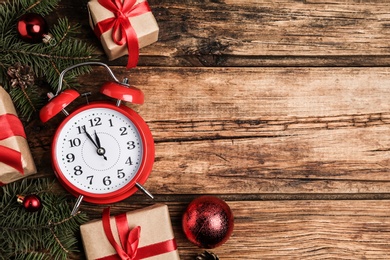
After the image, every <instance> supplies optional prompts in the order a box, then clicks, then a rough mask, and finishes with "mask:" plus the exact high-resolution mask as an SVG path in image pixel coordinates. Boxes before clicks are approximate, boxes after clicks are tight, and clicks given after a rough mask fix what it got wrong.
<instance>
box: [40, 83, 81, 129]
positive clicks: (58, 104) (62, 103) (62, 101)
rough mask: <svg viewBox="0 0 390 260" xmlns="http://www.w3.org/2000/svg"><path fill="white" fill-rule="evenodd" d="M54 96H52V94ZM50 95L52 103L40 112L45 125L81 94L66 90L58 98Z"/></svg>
mask: <svg viewBox="0 0 390 260" xmlns="http://www.w3.org/2000/svg"><path fill="white" fill-rule="evenodd" d="M51 95H52V94H51ZM51 95H50V94H48V96H49V98H50V101H49V103H47V104H46V105H45V106H44V107H43V108H42V109H41V111H39V118H40V119H41V121H42V122H43V123H45V122H47V121H49V120H50V119H51V118H53V117H54V116H55V115H57V114H58V113H59V112H61V111H62V110H63V109H64V108H65V107H67V106H68V105H69V104H70V103H72V102H73V101H74V100H75V99H76V98H77V97H78V96H80V94H79V93H78V92H77V91H76V90H73V89H66V90H64V91H63V92H61V93H60V94H59V95H58V96H55V97H52V98H51Z"/></svg>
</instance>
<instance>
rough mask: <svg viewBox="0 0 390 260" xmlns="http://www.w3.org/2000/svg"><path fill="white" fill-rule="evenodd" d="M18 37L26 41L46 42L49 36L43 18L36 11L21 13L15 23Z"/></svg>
mask: <svg viewBox="0 0 390 260" xmlns="http://www.w3.org/2000/svg"><path fill="white" fill-rule="evenodd" d="M16 28H17V32H18V34H19V37H20V38H21V39H22V40H23V41H25V42H28V43H40V42H42V41H43V42H46V41H48V40H49V39H50V38H51V37H50V35H49V33H48V31H49V29H48V26H47V23H46V21H45V19H44V18H43V17H42V16H41V15H39V14H36V13H26V14H24V15H22V16H21V17H20V18H19V19H18V22H17V25H16Z"/></svg>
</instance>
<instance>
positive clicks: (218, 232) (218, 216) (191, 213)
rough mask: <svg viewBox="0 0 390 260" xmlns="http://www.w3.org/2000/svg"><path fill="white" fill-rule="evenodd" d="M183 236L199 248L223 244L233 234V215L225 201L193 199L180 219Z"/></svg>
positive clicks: (208, 197) (202, 198)
mask: <svg viewBox="0 0 390 260" xmlns="http://www.w3.org/2000/svg"><path fill="white" fill-rule="evenodd" d="M182 226H183V230H184V234H185V235H186V236H187V238H188V240H190V241H191V242H192V243H194V244H195V245H197V246H199V247H201V248H215V247H217V246H220V245H222V244H223V243H225V242H226V241H227V240H228V239H229V237H230V235H231V234H232V232H233V227H234V218H233V213H232V211H231V209H230V207H229V205H227V204H226V202H225V201H223V200H221V199H219V198H217V197H214V196H201V197H199V198H196V199H194V200H193V201H192V202H191V203H190V204H189V205H188V207H187V209H186V211H185V212H184V215H183V219H182Z"/></svg>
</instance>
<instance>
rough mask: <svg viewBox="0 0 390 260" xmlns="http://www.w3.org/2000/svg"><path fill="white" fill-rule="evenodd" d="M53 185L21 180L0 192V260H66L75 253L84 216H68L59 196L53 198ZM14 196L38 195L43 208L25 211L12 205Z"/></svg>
mask: <svg viewBox="0 0 390 260" xmlns="http://www.w3.org/2000/svg"><path fill="white" fill-rule="evenodd" d="M54 185H55V182H53V181H50V180H48V179H32V180H31V179H30V180H29V179H24V180H23V181H20V182H14V183H10V184H7V185H6V186H3V187H1V189H0V196H1V199H0V233H1V234H2V236H0V259H66V258H68V255H69V254H70V253H72V252H76V251H77V248H76V245H77V239H76V237H75V234H76V233H75V232H78V229H79V226H80V224H82V223H84V222H85V221H86V220H87V218H86V215H85V214H82V213H80V214H77V215H76V216H71V217H69V214H70V211H71V209H70V206H69V204H68V202H67V200H66V197H65V196H63V195H56V194H55V191H54V190H53V186H54ZM17 194H25V195H27V194H39V196H40V197H41V200H42V202H43V204H44V207H43V208H42V210H41V211H40V212H36V213H29V212H26V211H25V210H24V209H23V208H22V206H21V205H19V204H18V203H17V202H16V195H17Z"/></svg>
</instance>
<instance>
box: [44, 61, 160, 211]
mask: <svg viewBox="0 0 390 260" xmlns="http://www.w3.org/2000/svg"><path fill="white" fill-rule="evenodd" d="M85 65H100V66H103V67H105V68H106V69H107V71H108V72H109V74H110V75H111V77H112V78H113V79H114V81H112V82H106V83H104V84H103V86H102V87H101V89H100V92H101V93H102V94H104V95H106V96H108V97H111V98H114V99H116V102H109V101H95V102H87V104H84V105H82V106H80V107H78V108H77V109H75V110H74V111H72V112H70V113H69V112H68V111H66V110H65V108H66V107H67V106H68V105H69V104H70V103H71V102H72V101H74V100H75V99H76V98H77V97H79V96H80V94H79V93H78V92H77V91H75V90H72V89H67V90H64V91H62V92H61V89H62V81H63V77H64V75H65V73H66V72H67V71H69V70H71V69H74V68H76V67H79V66H85ZM126 82H127V79H125V81H124V83H122V82H120V81H118V79H117V78H116V77H115V75H114V74H113V73H112V71H111V69H110V68H109V67H108V66H107V65H106V64H104V63H100V62H85V63H80V64H77V65H74V66H72V67H69V68H67V69H65V70H64V71H63V72H62V73H61V74H60V78H59V85H58V90H57V93H56V94H55V95H53V94H52V93H49V94H48V96H49V98H50V101H49V103H48V104H47V105H46V106H44V107H43V108H42V109H41V111H40V119H41V121H42V122H47V121H48V120H49V119H51V118H52V117H54V116H55V115H56V114H58V113H59V112H61V111H62V112H63V113H64V114H65V115H66V117H65V120H63V121H62V122H61V123H60V125H59V126H58V128H57V130H56V132H55V134H54V138H53V141H52V146H51V148H52V149H51V159H52V164H53V168H54V172H55V174H56V176H57V178H58V179H59V181H60V183H61V184H62V185H63V186H64V187H65V188H66V189H67V190H68V191H69V192H70V193H71V194H73V195H74V196H76V197H78V200H77V202H76V205H75V207H74V209H73V211H72V214H75V213H76V212H77V211H78V208H79V206H80V203H81V201H82V200H84V201H87V202H91V203H95V204H107V203H115V202H118V201H121V200H123V199H125V198H127V197H129V196H131V195H132V194H133V193H135V192H136V191H137V190H138V189H140V190H141V191H143V192H144V193H146V194H147V195H149V196H150V197H151V198H153V196H152V195H151V194H150V193H149V192H148V191H147V190H146V189H145V188H144V187H143V186H142V185H143V184H144V183H145V182H146V180H147V178H148V177H149V174H150V172H151V170H152V167H153V163H154V153H155V149H154V140H153V136H152V134H151V132H150V129H149V127H148V126H147V124H146V123H145V121H144V120H143V119H142V117H141V116H140V115H138V114H137V113H136V112H135V111H134V110H132V109H131V108H129V107H128V106H126V105H124V104H122V101H127V102H131V103H135V104H143V102H144V95H143V93H142V91H141V90H140V89H138V88H136V87H134V86H129V85H128V84H127V83H126Z"/></svg>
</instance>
